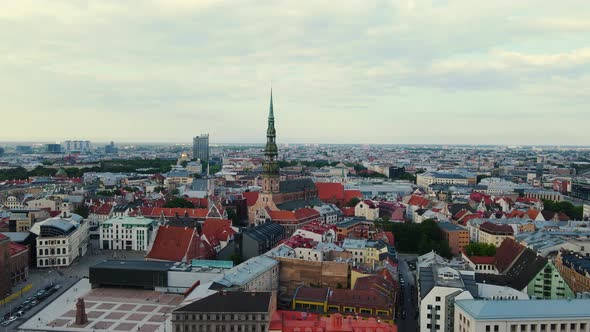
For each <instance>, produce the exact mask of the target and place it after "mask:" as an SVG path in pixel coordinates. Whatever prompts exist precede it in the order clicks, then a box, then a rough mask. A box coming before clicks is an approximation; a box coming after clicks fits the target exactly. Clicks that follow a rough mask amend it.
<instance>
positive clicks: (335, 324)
mask: <svg viewBox="0 0 590 332" xmlns="http://www.w3.org/2000/svg"><path fill="white" fill-rule="evenodd" d="M313 329H317V330H318V331H324V332H341V331H354V332H372V331H381V332H397V326H395V325H394V324H391V323H386V322H383V321H381V320H377V319H375V318H369V319H353V318H352V317H351V316H347V317H345V316H344V315H342V314H331V315H330V317H323V316H322V315H319V314H312V313H307V312H293V311H277V312H276V313H275V315H274V316H273V319H272V321H271V323H270V331H272V332H300V331H312V330H313Z"/></svg>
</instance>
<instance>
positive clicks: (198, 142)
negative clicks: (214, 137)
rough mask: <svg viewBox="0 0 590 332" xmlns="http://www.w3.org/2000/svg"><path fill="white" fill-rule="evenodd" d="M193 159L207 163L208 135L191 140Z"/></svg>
mask: <svg viewBox="0 0 590 332" xmlns="http://www.w3.org/2000/svg"><path fill="white" fill-rule="evenodd" d="M193 158H194V159H200V160H201V161H204V162H206V163H209V134H201V135H200V136H196V137H194V138H193Z"/></svg>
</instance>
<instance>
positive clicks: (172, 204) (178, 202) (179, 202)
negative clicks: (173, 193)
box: [164, 197, 195, 209]
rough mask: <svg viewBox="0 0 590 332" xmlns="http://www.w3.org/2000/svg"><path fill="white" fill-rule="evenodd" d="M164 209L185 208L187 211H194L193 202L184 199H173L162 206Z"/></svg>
mask: <svg viewBox="0 0 590 332" xmlns="http://www.w3.org/2000/svg"><path fill="white" fill-rule="evenodd" d="M164 207H165V208H187V209H194V208H195V204H193V202H189V201H187V200H186V199H184V198H180V197H174V198H172V199H170V200H169V201H167V202H166V204H164Z"/></svg>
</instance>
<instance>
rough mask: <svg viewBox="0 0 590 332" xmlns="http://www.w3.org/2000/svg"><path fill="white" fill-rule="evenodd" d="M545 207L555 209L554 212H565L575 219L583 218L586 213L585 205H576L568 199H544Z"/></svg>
mask: <svg viewBox="0 0 590 332" xmlns="http://www.w3.org/2000/svg"><path fill="white" fill-rule="evenodd" d="M543 207H544V208H545V210H549V211H553V212H563V213H565V214H567V215H568V217H570V218H571V219H574V220H582V217H583V215H584V207H582V206H574V205H573V204H572V203H570V202H567V201H561V202H556V201H548V200H543Z"/></svg>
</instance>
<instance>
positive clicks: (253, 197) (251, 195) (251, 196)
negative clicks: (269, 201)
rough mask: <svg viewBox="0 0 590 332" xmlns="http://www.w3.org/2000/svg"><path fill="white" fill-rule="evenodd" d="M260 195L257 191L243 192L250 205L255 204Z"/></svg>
mask: <svg viewBox="0 0 590 332" xmlns="http://www.w3.org/2000/svg"><path fill="white" fill-rule="evenodd" d="M258 195H259V193H258V192H257V191H247V192H244V193H242V196H244V198H245V199H246V204H248V206H253V205H254V204H256V201H257V200H258Z"/></svg>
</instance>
